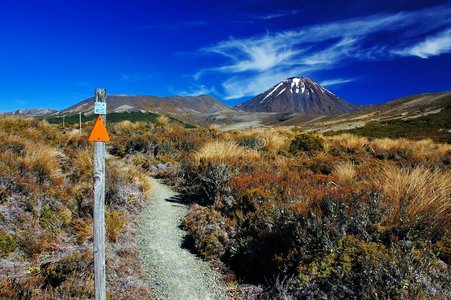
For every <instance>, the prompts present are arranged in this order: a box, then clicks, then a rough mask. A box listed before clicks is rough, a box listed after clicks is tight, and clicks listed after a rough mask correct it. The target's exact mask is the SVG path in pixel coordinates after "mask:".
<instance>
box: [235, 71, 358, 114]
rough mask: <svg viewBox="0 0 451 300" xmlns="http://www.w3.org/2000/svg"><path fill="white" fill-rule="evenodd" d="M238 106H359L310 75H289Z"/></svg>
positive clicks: (295, 109)
mask: <svg viewBox="0 0 451 300" xmlns="http://www.w3.org/2000/svg"><path fill="white" fill-rule="evenodd" d="M236 108H238V109H241V110H244V111H247V112H277V113H303V114H306V115H332V114H337V113H344V112H351V111H356V110H358V107H357V106H354V105H352V104H351V103H349V102H347V101H345V100H343V99H341V98H340V97H338V96H337V95H335V94H334V93H332V92H331V91H329V90H328V89H326V88H324V87H322V86H321V85H320V84H318V83H317V82H315V81H314V80H312V79H310V78H307V77H289V78H287V79H285V80H283V81H280V82H279V83H277V84H276V85H274V86H272V87H271V88H270V89H268V90H266V91H265V92H263V93H261V94H259V95H257V96H256V97H254V98H253V99H251V100H249V101H246V102H244V103H241V104H239V105H237V106H236Z"/></svg>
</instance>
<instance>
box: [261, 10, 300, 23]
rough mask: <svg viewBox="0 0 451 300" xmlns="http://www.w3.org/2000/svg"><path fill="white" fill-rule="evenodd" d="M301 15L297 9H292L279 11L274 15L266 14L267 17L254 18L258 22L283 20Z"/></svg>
mask: <svg viewBox="0 0 451 300" xmlns="http://www.w3.org/2000/svg"><path fill="white" fill-rule="evenodd" d="M298 13H299V10H297V9H290V10H283V11H278V12H275V13H272V14H266V15H257V16H254V18H255V19H258V20H264V21H266V20H271V19H277V18H282V17H286V16H294V15H297V14H298Z"/></svg>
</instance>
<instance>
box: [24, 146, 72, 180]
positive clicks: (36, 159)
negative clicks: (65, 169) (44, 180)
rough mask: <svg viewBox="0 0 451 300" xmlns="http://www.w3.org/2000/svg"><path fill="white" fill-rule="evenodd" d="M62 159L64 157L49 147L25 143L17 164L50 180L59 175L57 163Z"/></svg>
mask: <svg viewBox="0 0 451 300" xmlns="http://www.w3.org/2000/svg"><path fill="white" fill-rule="evenodd" d="M62 157H64V155H63V154H62V153H61V152H60V151H58V150H57V149H55V148H53V147H51V146H48V145H41V144H33V143H27V144H26V145H25V154H24V156H22V157H20V158H19V162H20V163H21V164H22V166H23V167H25V168H26V169H28V170H32V171H38V172H40V173H42V174H43V175H44V176H46V177H48V178H49V179H51V178H54V177H56V176H58V175H60V174H61V170H60V165H59V161H60V159H61V158H62Z"/></svg>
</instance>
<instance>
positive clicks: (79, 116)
mask: <svg viewBox="0 0 451 300" xmlns="http://www.w3.org/2000/svg"><path fill="white" fill-rule="evenodd" d="M78 123H79V124H80V136H82V133H81V112H79V113H78Z"/></svg>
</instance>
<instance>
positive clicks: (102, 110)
mask: <svg viewBox="0 0 451 300" xmlns="http://www.w3.org/2000/svg"><path fill="white" fill-rule="evenodd" d="M94 114H96V115H106V102H94Z"/></svg>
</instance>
